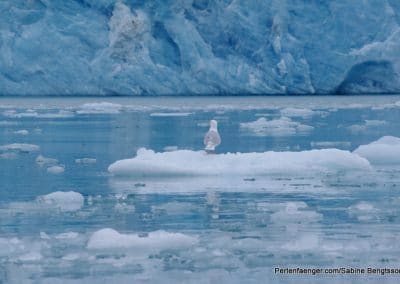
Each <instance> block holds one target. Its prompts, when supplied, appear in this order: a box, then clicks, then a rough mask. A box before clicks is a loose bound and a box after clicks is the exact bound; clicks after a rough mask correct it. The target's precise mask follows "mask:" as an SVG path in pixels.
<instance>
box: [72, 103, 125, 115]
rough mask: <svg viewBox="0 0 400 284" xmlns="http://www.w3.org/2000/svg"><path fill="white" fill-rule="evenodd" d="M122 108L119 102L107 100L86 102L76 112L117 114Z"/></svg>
mask: <svg viewBox="0 0 400 284" xmlns="http://www.w3.org/2000/svg"><path fill="white" fill-rule="evenodd" d="M121 109H122V106H121V105H120V104H114V103H109V102H101V103H86V104H83V105H82V106H81V107H80V109H79V110H78V111H77V113H78V114H117V113H119V112H120V110H121Z"/></svg>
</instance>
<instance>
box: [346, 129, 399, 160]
mask: <svg viewBox="0 0 400 284" xmlns="http://www.w3.org/2000/svg"><path fill="white" fill-rule="evenodd" d="M354 153H356V154H358V155H360V156H361V157H364V158H366V159H368V161H370V162H371V163H372V164H380V165H383V164H387V165H393V164H400V138H397V137H393V136H384V137H382V138H380V139H379V140H377V141H375V142H372V143H370V144H367V145H361V146H360V147H358V148H357V149H356V150H354Z"/></svg>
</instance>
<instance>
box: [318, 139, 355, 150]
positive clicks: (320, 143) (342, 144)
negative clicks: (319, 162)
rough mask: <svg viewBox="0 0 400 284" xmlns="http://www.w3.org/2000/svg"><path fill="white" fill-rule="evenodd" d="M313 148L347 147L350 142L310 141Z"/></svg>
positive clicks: (349, 145)
mask: <svg viewBox="0 0 400 284" xmlns="http://www.w3.org/2000/svg"><path fill="white" fill-rule="evenodd" d="M310 145H311V147H313V148H342V149H343V148H344V149H348V148H350V147H351V142H347V141H312V142H310Z"/></svg>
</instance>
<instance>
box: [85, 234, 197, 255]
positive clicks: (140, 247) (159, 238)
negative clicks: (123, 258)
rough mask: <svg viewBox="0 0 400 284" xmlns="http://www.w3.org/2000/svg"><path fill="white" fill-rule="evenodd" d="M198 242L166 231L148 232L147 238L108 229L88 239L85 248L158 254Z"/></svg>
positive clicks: (192, 238)
mask: <svg viewBox="0 0 400 284" xmlns="http://www.w3.org/2000/svg"><path fill="white" fill-rule="evenodd" d="M197 242H198V239H197V238H196V237H192V236H188V235H184V234H181V233H170V232H166V231H161V230H160V231H155V232H150V233H148V234H147V236H140V235H138V234H122V233H119V232H118V231H116V230H113V229H110V228H104V229H101V230H98V231H96V232H94V233H93V234H92V236H91V237H90V239H89V241H88V244H87V248H88V249H94V250H109V249H111V250H115V249H123V250H125V249H131V250H133V251H134V252H135V253H140V252H143V253H147V252H158V251H161V250H165V249H182V248H189V247H191V246H193V245H195V244H196V243H197Z"/></svg>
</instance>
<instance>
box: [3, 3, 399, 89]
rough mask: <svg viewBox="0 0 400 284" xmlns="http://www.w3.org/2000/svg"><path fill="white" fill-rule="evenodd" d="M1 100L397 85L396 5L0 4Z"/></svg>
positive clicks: (392, 86) (397, 24)
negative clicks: (10, 96)
mask: <svg viewBox="0 0 400 284" xmlns="http://www.w3.org/2000/svg"><path fill="white" fill-rule="evenodd" d="M0 11H1V15H2V16H1V17H0V94H1V95H92V94H94V95H199V94H206V95H225V94H234V95H241V94H358V93H396V92H400V79H399V74H400V57H399V55H398V50H400V27H399V22H400V2H399V1H396V0H371V1H346V0H338V1H327V0H325V1H324V0H319V1H298V0H268V1H260V0H258V1H257V0H256V1H244V0H215V1H209V0H184V1H170V0H166V1H159V0H152V1H137V0H125V1H120V0H117V1H115V0H71V1H62V0H53V1H50V0H29V1H24V0H14V1H9V0H6V1H1V2H0Z"/></svg>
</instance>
